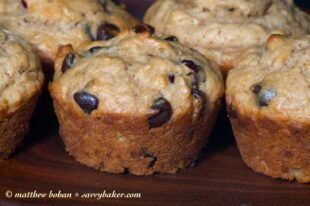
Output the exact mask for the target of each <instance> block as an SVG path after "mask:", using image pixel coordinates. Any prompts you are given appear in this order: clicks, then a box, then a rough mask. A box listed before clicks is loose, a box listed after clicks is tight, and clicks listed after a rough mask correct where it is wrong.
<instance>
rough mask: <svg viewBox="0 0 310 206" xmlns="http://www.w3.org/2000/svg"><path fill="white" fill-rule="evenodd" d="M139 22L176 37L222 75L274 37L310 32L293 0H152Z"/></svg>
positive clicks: (308, 20)
mask: <svg viewBox="0 0 310 206" xmlns="http://www.w3.org/2000/svg"><path fill="white" fill-rule="evenodd" d="M144 20H145V22H146V23H148V24H150V25H153V26H155V28H156V30H157V32H158V34H159V35H175V36H177V37H178V38H179V40H180V41H181V42H183V43H185V44H188V45H190V46H191V47H193V48H195V49H197V50H199V51H200V52H201V53H202V54H204V55H205V56H206V57H208V58H209V59H210V60H212V61H215V62H216V63H218V64H219V65H220V66H221V67H222V69H223V70H224V73H225V72H227V71H228V70H229V69H231V68H232V67H233V65H234V62H235V61H236V60H237V59H238V57H239V56H240V55H241V53H242V52H244V50H246V49H248V48H251V47H255V46H259V45H263V44H264V43H265V41H266V39H267V38H268V37H269V36H270V35H271V34H273V33H276V34H284V35H293V36H301V35H303V34H306V33H307V32H309V31H310V18H309V17H308V16H307V15H306V14H304V13H303V12H301V11H300V10H299V9H298V8H297V7H296V6H294V4H293V1H292V0H259V1H258V0H157V1H156V2H155V4H154V5H153V6H152V7H151V8H150V9H149V11H148V12H147V14H146V16H145V18H144Z"/></svg>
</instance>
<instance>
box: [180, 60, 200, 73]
mask: <svg viewBox="0 0 310 206" xmlns="http://www.w3.org/2000/svg"><path fill="white" fill-rule="evenodd" d="M182 64H184V65H185V66H187V67H188V68H189V69H190V70H193V71H194V72H196V73H198V72H199V71H200V69H201V67H200V65H198V64H196V63H195V62H193V61H191V60H183V61H182Z"/></svg>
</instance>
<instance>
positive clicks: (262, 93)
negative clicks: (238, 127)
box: [252, 84, 277, 107]
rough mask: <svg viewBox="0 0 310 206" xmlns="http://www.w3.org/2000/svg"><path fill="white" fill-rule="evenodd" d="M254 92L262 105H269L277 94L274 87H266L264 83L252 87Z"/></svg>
mask: <svg viewBox="0 0 310 206" xmlns="http://www.w3.org/2000/svg"><path fill="white" fill-rule="evenodd" d="M252 92H253V93H254V94H255V95H256V96H257V101H258V105H259V106H260V107H267V106H268V105H269V104H270V102H271V100H272V99H273V98H274V97H275V96H277V92H276V91H275V90H274V89H264V88H263V86H262V85H260V84H256V85H254V86H253V87H252Z"/></svg>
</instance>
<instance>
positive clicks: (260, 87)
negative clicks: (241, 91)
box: [252, 84, 262, 94]
mask: <svg viewBox="0 0 310 206" xmlns="http://www.w3.org/2000/svg"><path fill="white" fill-rule="evenodd" d="M261 90H262V86H261V85H259V84H256V85H254V86H253V87H252V92H253V93H254V94H259V93H260V91H261Z"/></svg>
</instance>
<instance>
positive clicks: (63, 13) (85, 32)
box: [0, 0, 136, 62]
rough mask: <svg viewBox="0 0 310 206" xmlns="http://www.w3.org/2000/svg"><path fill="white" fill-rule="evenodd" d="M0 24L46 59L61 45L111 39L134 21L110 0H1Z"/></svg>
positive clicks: (52, 55) (50, 58)
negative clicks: (32, 45)
mask: <svg viewBox="0 0 310 206" xmlns="http://www.w3.org/2000/svg"><path fill="white" fill-rule="evenodd" d="M0 15H1V18H0V24H2V25H3V26H5V27H6V28H8V29H9V30H11V31H12V32H14V33H17V34H18V35H20V36H22V37H23V38H24V39H26V40H28V41H30V42H31V43H32V44H34V45H35V46H36V48H37V49H38V50H39V53H40V56H41V58H42V59H43V60H45V61H47V62H53V60H54V58H55V55H56V53H57V49H58V47H59V46H61V45H66V44H72V45H73V46H74V47H77V46H78V45H79V44H80V43H81V42H83V41H88V40H89V41H91V40H94V39H100V40H106V39H109V38H112V37H113V36H114V35H115V34H116V33H118V32H119V31H120V30H123V29H127V28H132V27H133V26H134V25H135V24H136V20H135V19H134V18H133V17H131V16H130V15H129V14H128V13H127V12H126V11H125V10H124V9H123V8H122V6H120V5H116V4H115V3H114V2H112V1H111V0H74V1H73V0H0Z"/></svg>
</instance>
